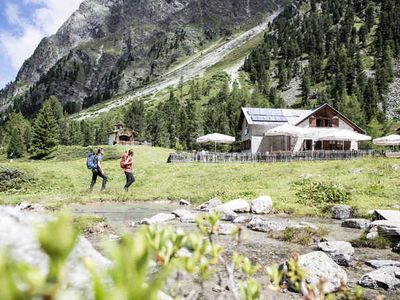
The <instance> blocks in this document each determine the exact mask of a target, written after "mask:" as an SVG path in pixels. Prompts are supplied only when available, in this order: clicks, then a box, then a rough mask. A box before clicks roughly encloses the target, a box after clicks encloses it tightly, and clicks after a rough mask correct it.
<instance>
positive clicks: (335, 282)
mask: <svg viewBox="0 0 400 300" xmlns="http://www.w3.org/2000/svg"><path fill="white" fill-rule="evenodd" d="M299 266H300V267H301V268H302V269H303V270H304V271H305V272H306V282H307V283H308V284H310V285H311V286H312V287H314V288H315V293H316V294H319V292H318V290H317V288H316V287H317V285H318V283H319V282H320V279H321V278H325V280H326V283H325V285H324V287H323V290H324V293H325V294H328V293H333V292H336V291H337V290H338V289H339V287H340V286H341V282H343V283H344V284H347V274H346V272H345V271H344V270H343V269H342V268H341V267H340V266H339V265H338V264H336V263H335V262H334V261H333V260H332V259H331V258H330V257H329V256H328V255H326V254H325V253H324V252H321V251H314V252H311V253H308V254H304V255H300V256H299ZM286 281H288V279H287V278H286ZM289 286H291V283H290V281H289Z"/></svg>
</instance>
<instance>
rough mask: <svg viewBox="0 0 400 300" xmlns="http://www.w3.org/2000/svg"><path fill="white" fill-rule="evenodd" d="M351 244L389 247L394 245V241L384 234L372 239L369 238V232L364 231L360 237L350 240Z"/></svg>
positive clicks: (380, 247)
mask: <svg viewBox="0 0 400 300" xmlns="http://www.w3.org/2000/svg"><path fill="white" fill-rule="evenodd" d="M350 243H351V245H352V246H353V247H356V248H363V247H365V248H374V249H388V248H390V247H391V246H392V242H391V241H390V240H389V239H388V238H385V237H383V236H378V237H376V238H374V239H372V240H369V239H367V233H366V232H364V233H363V234H362V235H361V236H360V237H359V238H358V239H354V240H351V241H350Z"/></svg>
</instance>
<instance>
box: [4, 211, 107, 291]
mask: <svg viewBox="0 0 400 300" xmlns="http://www.w3.org/2000/svg"><path fill="white" fill-rule="evenodd" d="M51 219H52V218H51V217H50V216H48V215H45V214H39V213H34V212H30V211H21V210H19V209H18V208H15V207H4V206H0V248H7V249H9V251H10V254H11V256H12V257H13V258H14V259H15V260H17V261H18V262H21V263H25V264H28V265H32V266H35V267H37V268H38V269H39V270H40V272H41V273H42V274H46V272H47V270H48V257H47V255H46V254H45V253H44V252H43V251H42V250H41V248H40V245H39V242H38V240H37V231H36V229H37V226H38V225H39V224H43V223H47V222H48V221H50V220H51ZM84 259H90V260H91V261H92V262H93V263H94V265H95V266H96V268H97V271H96V272H99V273H100V272H103V271H104V270H106V269H107V268H109V267H111V265H112V263H111V262H110V261H109V260H108V259H106V258H105V257H104V256H103V255H101V254H100V253H99V252H98V251H97V250H95V249H94V248H93V246H92V245H91V244H90V242H89V241H88V240H87V239H86V238H84V237H79V239H78V242H77V244H76V245H75V248H74V249H73V251H72V252H71V254H70V255H69V257H68V261H67V263H66V270H65V275H66V282H65V283H66V284H65V286H68V290H69V291H71V292H74V291H75V292H77V293H83V294H84V295H83V296H82V297H83V298H84V299H91V298H93V295H92V288H91V287H92V283H91V274H90V273H89V272H88V271H87V269H86V267H85V266H84V263H83V261H84Z"/></svg>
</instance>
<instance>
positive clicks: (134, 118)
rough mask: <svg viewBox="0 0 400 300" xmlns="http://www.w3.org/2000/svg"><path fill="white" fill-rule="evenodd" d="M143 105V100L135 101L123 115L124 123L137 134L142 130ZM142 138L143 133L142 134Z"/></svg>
mask: <svg viewBox="0 0 400 300" xmlns="http://www.w3.org/2000/svg"><path fill="white" fill-rule="evenodd" d="M144 117H145V104H144V101H143V100H135V101H133V102H132V104H131V105H129V107H128V109H127V110H126V112H125V114H124V123H125V125H126V126H127V127H128V128H131V129H133V130H135V131H137V132H139V133H142V131H143V130H144ZM142 135H143V136H144V133H142Z"/></svg>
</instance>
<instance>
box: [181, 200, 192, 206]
mask: <svg viewBox="0 0 400 300" xmlns="http://www.w3.org/2000/svg"><path fill="white" fill-rule="evenodd" d="M179 205H180V206H190V205H191V203H190V201H188V200H183V199H182V200H180V201H179Z"/></svg>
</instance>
